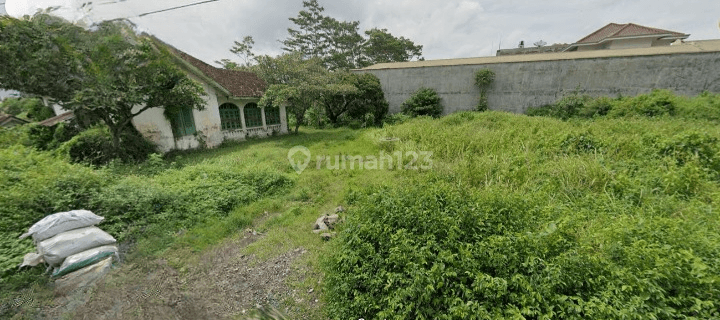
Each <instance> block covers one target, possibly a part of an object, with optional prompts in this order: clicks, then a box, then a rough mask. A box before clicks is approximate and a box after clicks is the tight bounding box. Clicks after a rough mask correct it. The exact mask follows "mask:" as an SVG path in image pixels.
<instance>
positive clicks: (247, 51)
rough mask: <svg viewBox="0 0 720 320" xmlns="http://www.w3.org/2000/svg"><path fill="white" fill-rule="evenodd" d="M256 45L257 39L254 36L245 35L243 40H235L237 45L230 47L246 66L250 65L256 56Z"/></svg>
mask: <svg viewBox="0 0 720 320" xmlns="http://www.w3.org/2000/svg"><path fill="white" fill-rule="evenodd" d="M254 45H255V40H253V37H252V36H245V37H244V38H243V41H242V42H238V41H235V45H233V47H232V48H231V49H230V52H232V53H234V54H236V55H237V56H238V57H240V58H241V59H242V60H243V62H244V65H245V66H250V65H251V64H252V60H253V58H254V57H255V53H253V51H252V49H253V46H254Z"/></svg>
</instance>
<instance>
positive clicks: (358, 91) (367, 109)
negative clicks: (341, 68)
mask: <svg viewBox="0 0 720 320" xmlns="http://www.w3.org/2000/svg"><path fill="white" fill-rule="evenodd" d="M332 78H334V79H333V81H332V83H331V84H330V85H328V86H327V90H325V91H324V92H323V95H322V96H321V98H320V103H321V104H322V105H323V107H324V110H325V115H326V116H327V117H328V119H329V120H330V122H332V123H333V124H339V123H340V121H339V119H340V118H341V117H342V116H346V117H347V118H350V119H355V120H364V119H365V116H366V115H371V116H372V117H373V122H374V124H375V125H380V124H382V120H383V119H384V118H385V116H386V115H387V112H388V108H389V107H388V103H387V101H386V100H385V96H384V94H383V92H382V87H381V85H380V80H379V79H378V78H377V77H376V76H375V75H373V74H369V73H364V74H354V73H349V72H336V73H334V74H333V76H332Z"/></svg>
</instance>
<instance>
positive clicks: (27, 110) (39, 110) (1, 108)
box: [0, 98, 55, 121]
mask: <svg viewBox="0 0 720 320" xmlns="http://www.w3.org/2000/svg"><path fill="white" fill-rule="evenodd" d="M0 113H7V114H11V115H14V116H18V115H24V116H25V117H27V118H28V119H30V120H34V121H43V120H45V119H48V118H52V117H54V116H55V112H54V111H53V109H52V108H50V107H46V106H45V105H44V104H43V102H42V100H40V99H37V98H7V99H5V100H3V101H2V103H0Z"/></svg>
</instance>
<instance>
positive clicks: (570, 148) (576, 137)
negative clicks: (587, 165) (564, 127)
mask: <svg viewBox="0 0 720 320" xmlns="http://www.w3.org/2000/svg"><path fill="white" fill-rule="evenodd" d="M601 148H602V143H600V142H599V141H598V139H597V138H595V136H593V135H592V134H591V133H589V132H588V133H584V134H570V135H568V136H567V137H566V138H565V140H563V141H562V142H561V143H560V149H562V150H563V152H564V153H565V154H581V153H593V152H598V151H600V150H601Z"/></svg>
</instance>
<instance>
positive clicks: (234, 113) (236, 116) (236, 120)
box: [220, 103, 242, 130]
mask: <svg viewBox="0 0 720 320" xmlns="http://www.w3.org/2000/svg"><path fill="white" fill-rule="evenodd" d="M220 127H222V129H223V130H236V129H242V119H241V118H240V109H238V107H237V106H236V105H234V104H232V103H223V104H222V105H221V106H220Z"/></svg>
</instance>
